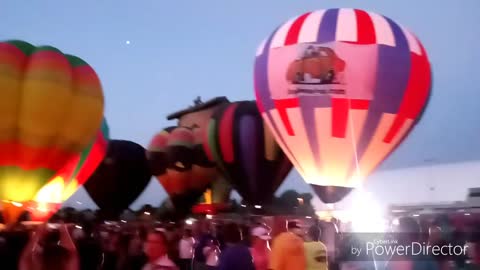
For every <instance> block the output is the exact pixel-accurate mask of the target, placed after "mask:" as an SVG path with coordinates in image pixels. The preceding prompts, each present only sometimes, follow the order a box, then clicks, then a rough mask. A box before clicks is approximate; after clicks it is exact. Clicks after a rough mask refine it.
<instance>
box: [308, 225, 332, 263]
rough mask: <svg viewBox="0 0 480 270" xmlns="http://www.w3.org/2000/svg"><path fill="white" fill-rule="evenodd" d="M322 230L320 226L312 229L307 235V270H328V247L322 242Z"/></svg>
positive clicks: (314, 226)
mask: <svg viewBox="0 0 480 270" xmlns="http://www.w3.org/2000/svg"><path fill="white" fill-rule="evenodd" d="M320 237H321V230H320V227H319V226H318V225H313V226H311V227H310V229H309V230H308V233H307V239H306V242H305V244H304V246H305V257H306V259H307V268H306V270H328V260H327V247H326V246H325V245H324V244H323V243H322V242H321V241H320V239H321V238H320Z"/></svg>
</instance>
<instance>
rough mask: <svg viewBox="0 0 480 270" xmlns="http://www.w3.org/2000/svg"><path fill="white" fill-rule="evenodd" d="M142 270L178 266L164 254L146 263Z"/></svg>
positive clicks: (171, 269) (160, 269) (167, 269)
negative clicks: (153, 261)
mask: <svg viewBox="0 0 480 270" xmlns="http://www.w3.org/2000/svg"><path fill="white" fill-rule="evenodd" d="M142 270H178V267H177V266H176V265H175V263H173V262H172V261H171V260H170V259H169V258H168V256H167V255H165V256H163V257H160V259H158V260H156V261H155V263H153V264H151V263H147V264H146V265H145V266H144V267H143V269H142Z"/></svg>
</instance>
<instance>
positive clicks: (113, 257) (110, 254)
mask: <svg viewBox="0 0 480 270" xmlns="http://www.w3.org/2000/svg"><path fill="white" fill-rule="evenodd" d="M119 244H120V233H118V232H116V231H110V232H108V237H107V238H106V239H105V241H104V242H103V245H104V246H103V265H102V270H116V269H117V261H118V260H119V255H120V254H119V253H118V251H119V249H118V248H119Z"/></svg>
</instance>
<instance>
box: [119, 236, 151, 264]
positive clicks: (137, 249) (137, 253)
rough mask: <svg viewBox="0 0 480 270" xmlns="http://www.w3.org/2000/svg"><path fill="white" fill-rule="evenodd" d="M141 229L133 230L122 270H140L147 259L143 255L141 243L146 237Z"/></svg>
mask: <svg viewBox="0 0 480 270" xmlns="http://www.w3.org/2000/svg"><path fill="white" fill-rule="evenodd" d="M146 234H147V233H146V231H145V230H144V229H143V228H139V229H135V230H134V231H133V232H132V237H131V238H130V242H129V243H128V257H127V262H126V264H125V266H124V268H123V269H122V270H141V269H142V267H143V265H144V264H145V263H146V261H147V259H146V257H145V254H144V253H143V243H144V242H145V240H146V238H147V235H146Z"/></svg>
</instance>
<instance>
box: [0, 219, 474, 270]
mask: <svg viewBox="0 0 480 270" xmlns="http://www.w3.org/2000/svg"><path fill="white" fill-rule="evenodd" d="M329 226H330V227H329ZM332 226H333V228H334V230H333V231H332V230H331V229H329V228H332ZM478 229H480V228H478ZM396 230H398V232H402V233H406V234H402V235H408V237H404V239H403V240H402V241H406V242H409V241H410V242H411V241H422V237H426V239H425V240H426V241H427V242H429V243H433V242H435V243H437V242H439V241H443V240H441V239H444V238H442V237H441V236H440V235H441V230H442V229H441V228H440V227H439V226H437V225H436V224H431V225H430V226H429V228H428V230H427V231H426V234H422V229H421V226H420V224H419V223H418V222H417V221H416V220H415V219H414V218H412V217H404V218H400V219H399V220H398V222H397V225H396ZM475 230H476V229H475V226H474V227H471V228H470V229H469V233H467V234H462V235H464V236H465V237H460V234H455V231H454V232H452V233H453V237H452V238H451V239H454V240H455V241H457V242H456V243H457V244H459V245H465V246H466V247H468V249H469V252H468V254H465V256H457V257H446V256H440V257H435V256H431V257H425V258H421V259H418V260H417V259H412V258H398V257H394V258H390V259H389V260H385V259H383V260H380V261H378V258H372V257H362V258H361V259H358V260H356V259H352V256H349V255H351V254H347V253H348V252H350V251H351V246H352V241H356V240H358V239H356V240H355V239H352V237H354V236H355V234H343V233H342V232H341V231H338V228H337V226H336V225H335V224H334V223H332V222H313V223H311V224H309V225H307V224H306V223H304V222H303V221H302V220H289V221H287V222H286V226H285V231H283V232H280V233H276V235H273V234H272V229H271V228H270V227H268V226H267V225H266V224H265V223H262V222H261V220H257V221H255V222H253V221H252V222H249V223H248V224H246V223H242V224H240V223H238V222H232V221H222V220H216V221H212V220H208V219H204V220H198V221H197V222H181V223H180V222H179V223H175V224H172V223H160V222H153V223H145V222H129V223H127V222H119V223H116V222H115V223H102V224H96V225H92V224H90V225H89V224H83V225H82V226H80V225H75V224H61V223H55V224H48V223H47V224H41V225H37V226H35V227H28V226H26V225H22V224H17V225H16V226H13V227H11V228H9V229H8V230H6V231H3V232H2V234H1V237H0V256H1V259H0V263H1V266H0V269H7V270H9V269H20V270H37V269H38V270H47V269H48V270H77V269H81V270H100V269H101V270H270V269H271V270H314V269H315V270H317V269H318V270H327V269H335V270H336V269H339V270H347V269H348V270H353V269H365V270H370V269H372V270H373V269H388V270H397V269H401V270H416V269H438V270H447V269H465V270H470V269H480V239H479V237H478V235H477V234H476V233H473V232H474V231H475ZM332 239H333V240H332ZM406 242H403V243H406ZM332 243H333V244H332Z"/></svg>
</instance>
